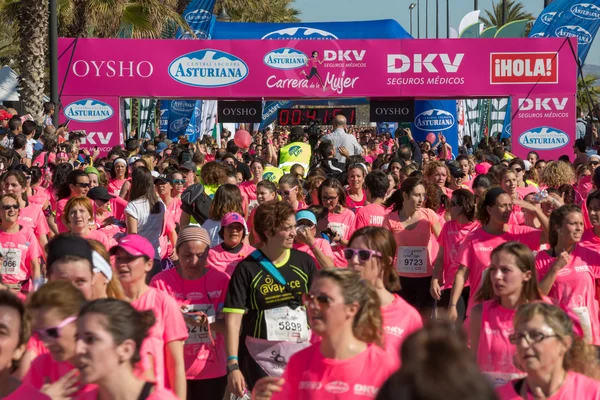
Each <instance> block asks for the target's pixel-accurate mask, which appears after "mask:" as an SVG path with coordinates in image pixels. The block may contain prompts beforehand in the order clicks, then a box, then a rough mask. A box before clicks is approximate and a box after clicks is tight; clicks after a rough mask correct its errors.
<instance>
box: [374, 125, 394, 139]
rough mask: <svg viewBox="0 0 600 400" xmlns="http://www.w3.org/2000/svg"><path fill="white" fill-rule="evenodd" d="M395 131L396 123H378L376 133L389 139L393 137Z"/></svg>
mask: <svg viewBox="0 0 600 400" xmlns="http://www.w3.org/2000/svg"><path fill="white" fill-rule="evenodd" d="M396 129H398V122H378V123H377V133H378V134H380V135H383V134H384V133H387V134H388V135H390V136H391V137H395V136H396V135H395V133H396Z"/></svg>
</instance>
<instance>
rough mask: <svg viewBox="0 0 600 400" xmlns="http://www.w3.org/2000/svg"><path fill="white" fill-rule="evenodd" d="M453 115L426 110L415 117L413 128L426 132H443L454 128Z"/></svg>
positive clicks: (441, 111) (440, 111)
mask: <svg viewBox="0 0 600 400" xmlns="http://www.w3.org/2000/svg"><path fill="white" fill-rule="evenodd" d="M454 122H455V119H454V115H452V114H450V113H449V112H448V111H444V110H437V109H433V110H428V111H425V112H422V113H421V114H419V115H417V117H416V118H415V126H416V127H417V128H419V129H422V130H426V131H433V132H436V131H445V130H446V129H450V128H452V127H453V126H454Z"/></svg>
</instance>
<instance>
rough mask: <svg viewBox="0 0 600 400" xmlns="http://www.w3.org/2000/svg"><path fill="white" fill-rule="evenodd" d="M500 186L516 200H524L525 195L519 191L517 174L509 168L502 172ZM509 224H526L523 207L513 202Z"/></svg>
mask: <svg viewBox="0 0 600 400" xmlns="http://www.w3.org/2000/svg"><path fill="white" fill-rule="evenodd" d="M500 187H501V188H502V189H503V190H504V191H505V192H506V193H508V194H509V195H510V198H511V199H513V201H514V200H522V199H523V197H521V195H520V194H519V193H518V192H517V174H515V173H514V172H513V171H511V170H509V169H507V170H504V171H503V172H502V173H501V174H500ZM508 224H509V225H525V215H524V213H523V211H521V207H519V206H517V205H515V204H514V203H513V211H512V213H511V214H510V220H509V221H508Z"/></svg>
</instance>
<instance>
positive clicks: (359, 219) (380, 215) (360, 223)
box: [354, 204, 388, 231]
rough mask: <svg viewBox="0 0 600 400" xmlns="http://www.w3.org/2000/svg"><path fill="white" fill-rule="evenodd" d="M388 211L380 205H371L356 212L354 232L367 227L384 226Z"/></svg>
mask: <svg viewBox="0 0 600 400" xmlns="http://www.w3.org/2000/svg"><path fill="white" fill-rule="evenodd" d="M386 215H388V211H387V210H386V209H385V207H384V206H382V205H380V204H369V205H366V206H364V207H362V208H361V209H360V210H358V211H357V212H356V217H355V219H354V231H357V230H359V229H360V228H363V227H365V226H382V225H383V219H384V218H385V216H386Z"/></svg>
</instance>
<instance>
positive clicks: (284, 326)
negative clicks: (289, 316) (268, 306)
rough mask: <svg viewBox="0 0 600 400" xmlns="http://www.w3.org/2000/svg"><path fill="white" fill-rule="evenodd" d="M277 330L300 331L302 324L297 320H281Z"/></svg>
mask: <svg viewBox="0 0 600 400" xmlns="http://www.w3.org/2000/svg"><path fill="white" fill-rule="evenodd" d="M279 330H280V331H294V332H297V331H301V330H302V324H300V323H299V322H290V321H285V322H284V321H282V322H280V323H279Z"/></svg>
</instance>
